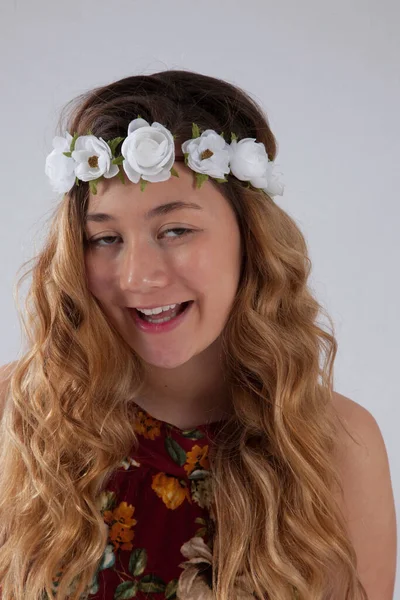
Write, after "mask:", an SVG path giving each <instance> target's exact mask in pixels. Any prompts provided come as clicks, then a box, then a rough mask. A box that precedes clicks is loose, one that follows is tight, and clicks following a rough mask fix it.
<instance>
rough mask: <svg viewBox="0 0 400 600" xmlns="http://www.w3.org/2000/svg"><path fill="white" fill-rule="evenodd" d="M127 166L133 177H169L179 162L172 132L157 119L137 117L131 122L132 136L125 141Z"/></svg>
mask: <svg viewBox="0 0 400 600" xmlns="http://www.w3.org/2000/svg"><path fill="white" fill-rule="evenodd" d="M121 154H122V156H123V157H124V159H125V160H124V161H123V163H122V166H123V169H124V171H125V173H126V175H127V177H128V179H129V180H130V181H132V182H133V183H138V181H139V180H140V178H142V179H145V180H146V181H152V182H153V183H154V182H158V181H166V180H167V179H169V178H170V177H171V167H172V166H173V164H174V162H175V142H174V137H173V135H172V133H171V132H170V131H169V130H168V129H167V128H166V127H164V125H161V123H157V122H154V123H152V125H150V124H149V123H148V122H147V121H146V120H145V119H141V118H138V119H134V120H133V121H131V122H130V123H129V126H128V137H126V138H125V140H124V141H123V143H122V146H121Z"/></svg>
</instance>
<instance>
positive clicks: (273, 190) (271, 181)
mask: <svg viewBox="0 0 400 600" xmlns="http://www.w3.org/2000/svg"><path fill="white" fill-rule="evenodd" d="M275 166H276V165H275V163H274V162H273V161H270V162H269V163H268V167H267V181H268V183H267V185H266V186H265V187H264V188H263V190H264V192H267V194H269V195H270V196H283V191H284V189H285V184H284V183H283V182H282V181H281V178H280V175H282V173H281V172H280V171H279V172H278V171H277V172H276V173H274V169H275Z"/></svg>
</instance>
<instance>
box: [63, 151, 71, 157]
mask: <svg viewBox="0 0 400 600" xmlns="http://www.w3.org/2000/svg"><path fill="white" fill-rule="evenodd" d="M63 154H64V156H68V158H71V156H72V152H63Z"/></svg>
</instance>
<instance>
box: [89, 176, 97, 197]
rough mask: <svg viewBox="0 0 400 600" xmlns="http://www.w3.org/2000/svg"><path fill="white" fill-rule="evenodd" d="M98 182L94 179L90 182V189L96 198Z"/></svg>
mask: <svg viewBox="0 0 400 600" xmlns="http://www.w3.org/2000/svg"><path fill="white" fill-rule="evenodd" d="M96 182H97V180H96V179H92V180H91V181H89V189H90V191H91V192H92V194H93V196H95V195H96V194H97V183H96Z"/></svg>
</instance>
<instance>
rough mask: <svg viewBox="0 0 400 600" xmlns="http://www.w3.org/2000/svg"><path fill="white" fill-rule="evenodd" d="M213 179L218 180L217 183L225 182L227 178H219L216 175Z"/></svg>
mask: <svg viewBox="0 0 400 600" xmlns="http://www.w3.org/2000/svg"><path fill="white" fill-rule="evenodd" d="M214 179H215V181H218V183H226V182H227V181H228V180H227V179H226V178H225V177H224V179H220V178H218V177H214Z"/></svg>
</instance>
